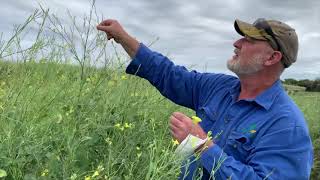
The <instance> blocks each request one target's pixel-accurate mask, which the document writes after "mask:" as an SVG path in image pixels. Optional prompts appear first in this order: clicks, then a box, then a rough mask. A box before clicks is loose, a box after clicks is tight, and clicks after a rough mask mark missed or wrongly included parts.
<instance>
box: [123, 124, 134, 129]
mask: <svg viewBox="0 0 320 180" xmlns="http://www.w3.org/2000/svg"><path fill="white" fill-rule="evenodd" d="M131 127H132V124H131V123H130V124H128V123H124V128H131Z"/></svg>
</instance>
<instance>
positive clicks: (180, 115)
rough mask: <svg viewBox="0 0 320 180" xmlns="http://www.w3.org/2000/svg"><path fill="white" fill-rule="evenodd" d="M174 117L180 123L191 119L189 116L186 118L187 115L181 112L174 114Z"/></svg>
mask: <svg viewBox="0 0 320 180" xmlns="http://www.w3.org/2000/svg"><path fill="white" fill-rule="evenodd" d="M172 115H173V116H174V117H175V118H176V119H178V120H179V121H187V120H189V119H190V118H189V117H188V116H186V115H185V114H183V113H181V112H174V113H172Z"/></svg>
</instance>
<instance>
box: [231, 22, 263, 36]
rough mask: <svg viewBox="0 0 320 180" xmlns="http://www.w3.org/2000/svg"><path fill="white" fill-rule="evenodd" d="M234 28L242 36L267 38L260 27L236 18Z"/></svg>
mask: <svg viewBox="0 0 320 180" xmlns="http://www.w3.org/2000/svg"><path fill="white" fill-rule="evenodd" d="M234 29H235V30H236V31H237V32H238V33H239V34H240V35H241V36H249V37H251V38H254V39H258V40H267V39H266V38H265V37H264V36H263V30H259V29H258V28H256V27H254V26H253V25H252V24H249V23H246V22H243V21H240V20H239V19H236V20H235V21H234Z"/></svg>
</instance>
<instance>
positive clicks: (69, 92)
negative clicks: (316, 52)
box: [0, 62, 320, 179]
mask: <svg viewBox="0 0 320 180" xmlns="http://www.w3.org/2000/svg"><path fill="white" fill-rule="evenodd" d="M123 72H124V70H123V68H120V70H119V71H117V70H110V69H96V68H88V67H86V68H85V69H81V68H80V67H79V66H70V65H67V66H66V65H59V64H56V63H46V62H42V63H34V62H26V63H20V64H12V63H5V62H1V63H0V122H1V126H0V128H1V130H0V143H1V146H0V176H1V173H3V174H4V173H6V174H7V176H6V178H7V179H48V178H51V179H85V178H88V179H89V178H90V179H103V178H106V179H175V178H176V176H177V174H178V173H179V168H180V162H179V161H177V160H176V158H175V157H174V154H173V152H174V148H175V147H174V145H173V143H172V140H171V137H170V135H169V130H168V118H169V116H170V114H171V113H172V112H174V111H182V112H185V113H187V114H188V115H193V114H192V112H191V111H190V110H187V109H185V108H181V107H179V106H176V105H174V104H173V103H171V102H169V101H168V100H166V99H164V98H163V97H162V96H161V95H160V94H159V93H158V92H157V91H156V90H155V89H154V88H153V87H151V86H150V85H149V83H148V82H146V81H145V80H142V79H139V78H136V77H133V76H128V75H125V74H124V73H123ZM292 97H293V99H294V100H295V101H296V103H297V104H298V105H299V107H300V108H301V110H302V111H303V112H304V113H305V116H306V118H307V120H308V125H309V127H310V132H311V136H312V139H313V143H314V147H315V168H316V169H315V170H313V178H312V179H319V178H320V175H319V172H320V169H319V167H320V160H319V158H320V154H319V151H320V147H319V145H320V132H319V129H320V127H319V126H320V123H319V121H320V109H319V107H320V93H308V92H296V93H294V94H292ZM0 179H1V178H0Z"/></svg>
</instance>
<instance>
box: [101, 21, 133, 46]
mask: <svg viewBox="0 0 320 180" xmlns="http://www.w3.org/2000/svg"><path fill="white" fill-rule="evenodd" d="M97 29H98V30H100V31H104V32H105V33H106V34H107V38H108V40H110V39H114V40H115V41H116V42H117V43H121V41H122V40H123V39H125V37H126V36H129V34H128V33H127V32H126V31H125V30H124V29H123V28H122V26H121V25H120V24H119V22H118V21H117V20H113V19H108V20H104V21H102V22H101V23H100V24H99V25H98V26H97Z"/></svg>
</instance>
